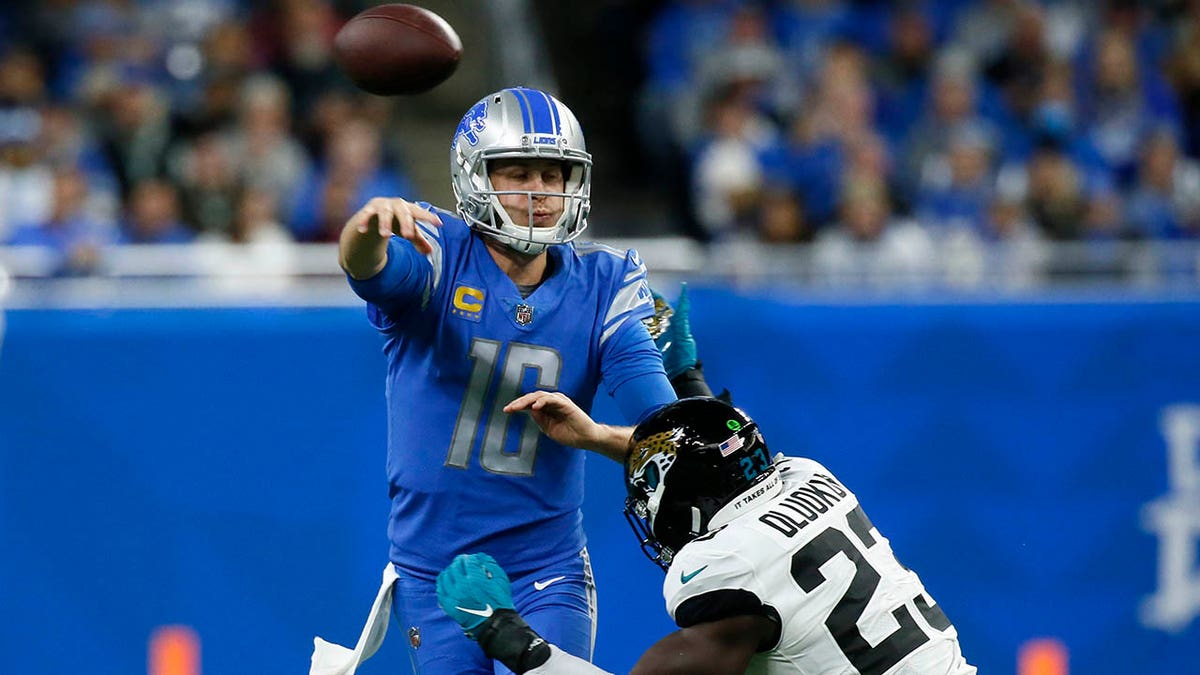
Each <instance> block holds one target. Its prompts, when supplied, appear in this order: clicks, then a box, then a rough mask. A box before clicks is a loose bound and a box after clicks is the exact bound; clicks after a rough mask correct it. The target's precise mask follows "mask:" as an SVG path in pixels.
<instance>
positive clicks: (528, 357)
mask: <svg viewBox="0 0 1200 675" xmlns="http://www.w3.org/2000/svg"><path fill="white" fill-rule="evenodd" d="M502 352H503V354H502ZM469 356H470V357H471V360H472V362H473V365H472V366H471V377H470V379H469V380H468V382H467V391H466V393H465V394H464V395H463V401H462V404H461V405H460V406H459V409H458V421H457V422H455V423H454V435H453V436H452V437H451V438H450V451H449V452H448V453H447V455H446V465H447V466H456V467H458V468H460V469H465V468H467V466H468V465H469V464H470V461H471V449H472V448H474V447H475V439H476V437H477V436H478V435H479V429H480V426H481V423H482V426H483V429H484V431H483V444H482V445H481V446H480V449H479V463H480V465H481V466H483V468H484V469H487V470H488V471H491V472H493V473H502V474H509V475H514V476H529V475H532V474H533V462H534V459H536V458H537V447H538V438H539V436H540V430H539V429H538V426H537V424H535V423H534V421H533V419H532V418H531V417H529V416H527V415H523V416H521V417H519V418H510V417H509V415H508V414H506V413H505V412H504V406H505V405H507V404H508V402H509V401H511V400H513V399H514V398H517V397H518V396H520V395H521V393H522V392H521V380H522V379H524V376H525V371H526V369H529V368H532V369H534V370H536V371H537V381H536V386H537V388H538V389H550V390H553V389H557V388H558V377H559V374H560V373H561V372H562V356H561V355H559V353H558V352H557V351H556V350H553V349H550V348H549V347H542V346H539V345H531V344H525V343H522V342H512V343H509V345H508V348H507V349H505V348H504V345H503V344H501V343H500V342H497V341H496V340H485V339H483V338H475V339H473V340H471V351H470V353H469ZM501 356H503V359H501ZM493 389H494V390H495V397H494V398H493V399H492V406H491V409H490V410H489V411H488V412H487V414H486V417H485V416H484V415H483V408H484V401H485V400H486V398H487V394H488V391H490V390H493ZM512 419H515V420H516V421H517V423H518V424H521V425H522V427H521V442H520V444H519V445H518V448H517V451H516V452H515V453H508V452H504V437H505V435H506V432H507V430H508V423H509V421H510V420H512Z"/></svg>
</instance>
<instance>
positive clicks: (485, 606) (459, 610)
mask: <svg viewBox="0 0 1200 675" xmlns="http://www.w3.org/2000/svg"><path fill="white" fill-rule="evenodd" d="M437 598H438V604H439V605H441V607H442V610H443V611H445V612H446V614H449V615H450V618H451V619H454V620H455V622H457V623H458V625H459V626H462V629H463V632H465V633H466V634H467V637H469V638H471V639H472V640H478V639H479V631H480V629H482V628H483V627H484V624H485V623H487V620H488V619H490V618H492V614H493V613H495V612H496V610H499V609H513V601H512V585H511V583H510V582H509V580H508V575H507V574H505V573H504V568H502V567H500V564H499V563H497V562H496V560H495V559H494V558H492V556H490V555H488V554H486V553H472V554H470V555H467V554H461V555H459V556H457V557H455V558H454V560H453V561H452V562H451V563H450V564H449V565H448V566H447V567H446V569H444V570H442V571H441V573H439V574H438V577H437Z"/></svg>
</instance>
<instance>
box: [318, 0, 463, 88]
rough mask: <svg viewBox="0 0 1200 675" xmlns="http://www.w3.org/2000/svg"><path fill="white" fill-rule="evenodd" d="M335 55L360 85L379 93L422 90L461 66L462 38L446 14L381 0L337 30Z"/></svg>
mask: <svg viewBox="0 0 1200 675" xmlns="http://www.w3.org/2000/svg"><path fill="white" fill-rule="evenodd" d="M333 55H334V59H335V60H336V61H337V64H338V66H339V67H340V68H341V69H342V72H343V73H345V74H346V76H347V77H349V78H350V80H351V81H352V82H354V84H356V85H358V87H359V88H360V89H364V90H366V91H368V92H370V93H372V94H378V95H380V96H394V95H397V94H419V93H421V92H423V91H428V90H430V89H432V88H434V87H435V86H437V85H438V84H441V83H442V82H443V81H445V80H446V78H448V77H450V75H451V74H452V73H453V72H454V69H455V68H457V67H458V60H459V59H460V58H462V40H460V39H459V38H458V34H457V33H455V32H454V28H453V27H451V26H450V24H449V23H447V22H446V20H445V19H443V18H442V17H440V16H438V15H437V14H434V13H433V12H431V11H429V10H427V9H424V8H422V7H417V6H415V5H403V4H392V5H379V6H378V7H372V8H370V9H366V10H363V11H362V12H359V13H358V14H356V15H354V17H352V18H351V19H350V20H349V21H347V22H346V24H345V25H344V26H342V27H341V29H340V30H339V31H338V33H337V36H335V37H334V41H333Z"/></svg>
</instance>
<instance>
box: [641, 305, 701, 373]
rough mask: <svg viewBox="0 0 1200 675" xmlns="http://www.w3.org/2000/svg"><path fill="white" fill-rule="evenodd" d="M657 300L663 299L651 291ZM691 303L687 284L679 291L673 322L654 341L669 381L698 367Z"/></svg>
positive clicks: (672, 317) (672, 316)
mask: <svg viewBox="0 0 1200 675" xmlns="http://www.w3.org/2000/svg"><path fill="white" fill-rule="evenodd" d="M651 293H652V294H653V295H654V296H655V298H662V296H661V295H659V294H658V293H657V292H656V291H651ZM690 309H691V302H690V301H689V300H688V292H687V284H686V283H684V284H683V285H682V286H681V287H680V289H679V299H678V300H676V301H675V307H674V310H675V313H674V314H672V315H671V322H670V324H669V325H668V326H667V329H666V330H665V331H663V333H662V335H659V336H658V338H656V339H655V340H654V344H655V345H657V346H658V351H660V352H662V355H663V368H664V369H665V370H666V371H667V379H669V380H673V379H675V377H676V376H678V375H680V374H682V373H684V372H686V371H687V370H690V369H692V368H695V367H696V363H697V362H698V358H697V356H696V339H695V338H694V337H692V324H691V322H690V321H689V320H688V311H689V310H690Z"/></svg>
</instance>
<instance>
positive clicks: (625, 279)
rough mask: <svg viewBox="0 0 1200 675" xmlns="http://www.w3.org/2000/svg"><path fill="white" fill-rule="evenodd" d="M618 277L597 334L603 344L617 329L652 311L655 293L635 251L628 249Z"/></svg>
mask: <svg viewBox="0 0 1200 675" xmlns="http://www.w3.org/2000/svg"><path fill="white" fill-rule="evenodd" d="M620 275H621V278H620V279H619V280H618V282H617V290H616V293H614V294H613V297H612V300H611V301H610V302H609V303H608V311H607V312H606V313H605V315H604V324H603V327H602V332H601V334H600V345H601V346H603V345H604V344H605V343H606V342H608V340H609V339H611V338H612V336H613V335H615V334H616V333H617V332H618V331H620V330H621V329H622V328H623V327H624V326H625V325H627V324H629V323H641V321H642V319H645V318H648V317H651V316H653V315H654V297H653V295H651V293H650V284H648V283H647V282H646V266H645V265H644V264H642V258H641V256H639V255H638V252H637V251H635V250H633V249H629V250H628V251H626V253H625V260H624V262H623V264H622V266H621V271H620Z"/></svg>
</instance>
